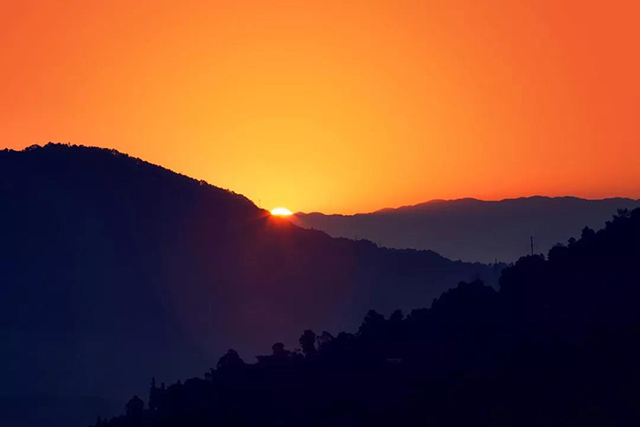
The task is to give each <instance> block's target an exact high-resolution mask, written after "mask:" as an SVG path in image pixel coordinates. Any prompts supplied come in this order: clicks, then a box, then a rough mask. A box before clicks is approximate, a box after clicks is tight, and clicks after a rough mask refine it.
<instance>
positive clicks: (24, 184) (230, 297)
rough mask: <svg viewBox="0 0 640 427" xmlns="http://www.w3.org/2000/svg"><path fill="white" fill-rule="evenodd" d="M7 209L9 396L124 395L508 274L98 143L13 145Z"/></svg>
mask: <svg viewBox="0 0 640 427" xmlns="http://www.w3.org/2000/svg"><path fill="white" fill-rule="evenodd" d="M0 206H2V207H3V209H1V210H0V235H1V236H2V239H0V284H2V286H0V332H1V333H3V336H4V337H5V345H6V348H7V349H9V350H8V351H7V352H4V353H3V354H0V363H1V366H3V367H4V368H3V370H2V372H1V373H2V375H3V378H4V381H3V384H2V385H0V396H5V397H6V396H8V397H11V396H38V395H43V394H45V393H47V394H48V393H53V394H54V395H56V396H95V397H98V398H105V399H109V400H110V401H112V400H114V399H115V400H118V399H124V398H125V397H127V396H128V394H129V393H130V392H131V390H139V391H140V392H141V391H142V390H143V389H146V387H147V385H148V381H149V379H150V377H151V376H152V375H156V376H158V378H159V380H162V381H173V380H175V379H177V378H181V377H184V376H185V375H186V374H187V373H188V372H189V371H191V370H192V369H194V368H195V369H201V370H206V369H208V368H209V367H211V365H212V364H213V361H215V360H217V358H218V357H219V356H220V355H221V354H223V353H224V351H226V350H227V349H228V348H230V347H233V348H236V349H237V350H239V351H240V352H241V353H242V354H249V355H251V354H256V353H257V352H258V349H260V348H264V346H265V345H268V344H270V343H269V341H271V340H272V339H280V340H281V341H283V342H285V343H290V342H292V341H295V339H296V335H297V332H298V330H299V327H300V326H303V327H310V328H315V329H317V330H328V331H335V330H340V329H343V328H347V327H351V326H354V325H356V324H357V322H358V321H359V318H360V317H361V315H362V314H364V313H365V312H366V311H367V310H368V309H371V308H374V309H377V310H380V311H382V312H387V311H389V310H391V309H395V308H398V307H399V308H404V309H405V310H410V309H411V308H413V307H417V306H423V305H425V303H429V302H430V301H431V300H432V299H433V298H435V297H437V296H438V295H440V294H441V293H442V292H443V291H444V290H446V289H449V288H450V287H453V286H455V285H456V284H457V283H458V282H459V281H461V280H470V279H474V278H477V277H481V278H483V279H485V280H486V281H487V282H488V283H493V284H495V283H496V282H497V275H498V274H499V270H500V268H501V266H487V265H484V264H480V263H463V262H456V261H451V260H448V259H446V258H444V257H442V256H441V255H439V254H437V253H435V252H433V251H416V250H392V249H387V248H379V247H378V246H376V245H375V244H374V243H372V242H368V241H362V240H361V241H353V240H349V239H343V238H339V239H335V238H332V237H330V236H329V235H327V234H326V233H324V232H321V231H313V230H306V229H304V228H300V227H298V226H296V225H294V224H292V223H290V222H289V221H288V220H286V219H281V218H275V217H272V216H271V215H270V214H269V213H268V212H267V211H264V210H261V209H259V208H258V207H256V206H255V204H254V203H252V202H251V201H250V200H249V199H247V198H246V197H244V196H241V195H238V194H236V193H233V192H230V191H227V190H223V189H220V188H218V187H215V186H212V185H210V184H205V183H204V181H198V180H194V179H192V178H188V177H186V176H184V175H181V174H176V173H174V172H171V171H169V170H168V169H165V168H162V167H158V166H155V165H153V164H151V163H149V162H145V161H143V160H140V159H137V158H135V157H131V156H128V155H125V154H122V153H119V152H117V151H115V150H105V149H101V148H95V147H93V148H88V147H83V146H71V145H64V144H48V145H45V146H44V147H37V148H36V147H31V148H29V149H27V150H22V151H14V150H3V151H0ZM113 313H118V315H117V316H114V315H113ZM123 349H126V351H125V350H123ZM9 406H11V405H9ZM0 418H1V417H0ZM17 418H20V417H19V416H15V417H14V420H15V419H17ZM0 421H1V420H0ZM91 421H92V420H82V424H84V425H86V424H87V423H88V422H91ZM0 423H1V422H0ZM82 424H81V425H82ZM28 425H30V426H37V425H48V424H46V420H41V422H36V421H34V420H33V419H31V418H30V423H29V424H28Z"/></svg>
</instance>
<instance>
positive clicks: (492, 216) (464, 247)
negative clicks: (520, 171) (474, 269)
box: [295, 197, 640, 263]
mask: <svg viewBox="0 0 640 427" xmlns="http://www.w3.org/2000/svg"><path fill="white" fill-rule="evenodd" d="M636 207H640V200H632V199H625V198H612V199H603V200H585V199H579V198H576V197H524V198H519V199H507V200H501V201H483V200H476V199H459V200H434V201H431V202H427V203H422V204H419V205H415V206H407V207H402V208H398V209H384V210H381V211H378V212H373V213H368V214H357V215H324V214H321V213H309V214H305V213H298V214H296V216H295V222H296V224H298V225H300V226H302V227H306V228H314V229H317V230H322V231H325V232H326V233H328V234H329V235H331V236H334V237H349V238H353V237H355V236H358V237H360V238H363V239H369V240H372V241H374V242H377V243H378V244H380V245H382V246H386V247H390V248H415V249H431V250H434V251H436V252H438V253H439V254H442V255H444V256H446V257H448V258H450V259H462V260H464V261H480V262H494V260H496V259H497V260H499V261H502V262H507V263H508V262H513V261H515V260H517V259H518V258H520V257H521V256H523V255H526V254H529V253H530V250H531V249H530V237H531V236H533V237H534V251H535V253H547V251H549V249H551V247H552V246H553V245H554V244H556V243H557V242H565V241H567V239H569V238H570V237H573V236H576V235H578V234H579V233H580V229H581V227H584V226H589V227H592V228H596V227H599V226H600V224H602V223H604V221H606V220H607V219H608V218H609V217H610V216H611V215H612V214H613V213H614V212H616V210H617V209H633V208H636Z"/></svg>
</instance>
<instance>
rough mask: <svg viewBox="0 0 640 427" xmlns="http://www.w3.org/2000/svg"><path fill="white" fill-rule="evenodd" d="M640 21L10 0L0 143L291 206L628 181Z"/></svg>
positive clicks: (617, 186) (491, 194) (574, 12)
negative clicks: (90, 156)
mask: <svg viewBox="0 0 640 427" xmlns="http://www.w3.org/2000/svg"><path fill="white" fill-rule="evenodd" d="M526 3H528V4H526ZM639 21H640V2H637V1H616V0H612V1H608V2H596V1H584V0H583V1H562V0H553V1H548V0H539V1H530V2H520V1H452V0H447V1H402V0H392V1H375V0H367V1H358V2H350V1H346V0H343V1H335V2H334V1H322V2H320V1H291V2H280V1H257V0H256V1H239V0H235V1H207V2H203V1H190V0H180V1H159V0H154V1H148V0H136V1H130V0H127V1H121V0H108V1H107V0H95V1H85V0H83V1H64V0H57V1H30V0H19V1H7V0H3V1H1V2H0V40H2V42H1V43H0V148H5V147H8V148H13V149H22V148H24V147H26V146H29V145H32V144H44V143H46V142H48V141H55V142H69V143H73V144H82V145H91V146H100V147H108V148H115V149H117V150H120V151H122V152H125V153H128V154H130V155H133V156H136V157H140V158H142V159H144V160H147V161H150V162H152V163H156V164H160V165H162V166H164V167H167V168H169V169H172V170H174V171H177V172H180V173H183V174H186V175H189V176H192V177H194V178H197V179H204V180H206V181H208V182H209V183H211V184H213V185H216V186H219V187H223V188H228V189H231V190H233V191H235V192H237V193H241V194H244V195H246V196H247V197H249V198H250V199H252V200H253V201H255V202H256V203H259V204H260V206H262V207H264V208H268V209H271V208H273V207H275V206H284V207H287V208H289V209H290V210H292V211H307V212H309V211H322V212H327V213H354V212H367V211H372V210H376V209H380V208H384V207H393V206H401V205H409V204H415V203H419V202H422V201H426V200H430V199H454V198H460V197H477V198H482V199H493V200H495V199H502V198H509V197H519V196H528V195H534V194H543V195H550V196H557V195H575V196H581V197H588V198H602V197H609V196H628V197H634V198H640V119H639V118H640V78H638V76H640V54H638V46H640V25H638V22H639Z"/></svg>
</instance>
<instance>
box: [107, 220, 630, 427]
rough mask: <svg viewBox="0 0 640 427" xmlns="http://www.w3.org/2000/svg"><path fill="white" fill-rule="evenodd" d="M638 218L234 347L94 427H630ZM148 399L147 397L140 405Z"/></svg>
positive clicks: (153, 389) (134, 400)
mask: <svg viewBox="0 0 640 427" xmlns="http://www.w3.org/2000/svg"><path fill="white" fill-rule="evenodd" d="M639 268H640V209H636V210H634V211H632V212H629V211H620V212H619V213H618V214H617V215H616V217H615V218H614V219H613V220H611V221H608V222H607V223H606V226H605V227H604V228H603V229H602V230H600V231H598V232H595V231H594V230H592V229H590V228H587V227H585V228H584V229H583V231H582V233H581V237H580V238H579V239H577V240H576V239H572V240H571V241H570V242H569V243H568V245H566V246H565V245H559V246H556V247H554V249H553V250H552V251H550V252H549V255H548V257H544V256H539V255H534V256H527V257H523V258H521V259H520V260H519V261H518V262H517V263H516V264H515V265H514V266H511V267H508V268H506V269H505V270H503V273H502V277H501V279H500V289H499V290H498V291H496V290H495V289H494V288H491V287H488V286H485V285H484V284H483V283H481V282H478V281H476V282H472V283H460V284H459V285H458V286H457V287H456V288H454V289H450V290H448V291H447V292H445V293H444V294H443V295H441V296H440V297H439V298H438V299H437V300H435V301H434V302H433V304H432V306H431V307H430V308H424V309H418V310H413V311H412V312H411V313H409V315H408V316H406V317H404V316H403V314H402V313H401V312H399V311H396V312H394V313H393V314H391V315H390V316H389V317H385V316H383V315H381V314H379V313H377V312H375V311H370V312H369V313H368V314H367V316H366V317H365V318H364V321H363V322H362V324H361V326H360V328H359V329H358V330H357V332H356V333H347V332H343V333H340V334H338V335H337V336H331V335H328V334H326V333H323V334H322V335H320V336H318V335H316V334H315V333H314V332H313V331H310V330H306V331H304V332H302V331H301V332H302V334H301V335H299V336H300V340H299V342H300V346H301V347H302V351H301V352H298V351H293V352H292V351H289V350H287V349H286V348H285V347H284V346H283V345H282V344H278V343H276V344H274V345H273V347H272V353H271V354H270V355H268V356H261V357H259V359H258V362H257V363H245V362H244V361H243V360H242V359H241V358H240V356H239V355H238V354H237V353H236V352H234V351H232V350H230V351H229V352H228V353H227V354H226V355H224V356H223V357H222V358H221V359H220V361H219V362H218V364H217V366H216V367H215V368H214V369H211V371H210V372H207V373H206V374H205V375H204V378H203V377H202V376H200V377H198V378H191V379H189V380H187V381H185V382H184V383H176V384H172V385H170V386H168V387H165V385H164V384H162V385H161V386H160V387H158V386H157V384H153V383H152V386H151V388H150V391H149V394H148V396H149V398H148V400H146V404H145V403H144V402H143V400H142V399H140V398H139V397H137V396H136V397H134V398H132V399H131V400H130V401H129V403H128V404H127V406H126V413H125V414H124V415H122V416H120V417H117V418H113V419H111V420H109V421H104V420H103V421H99V422H98V423H96V427H143V426H144V427H159V426H175V425H189V426H191V427H201V426H202V427H204V426H210V425H216V426H234V427H237V426H255V425H265V426H276V425H277V426H283V427H286V426H300V425H305V426H313V427H321V426H372V427H376V426H380V427H382V426H394V425H397V426H414V425H434V426H461V427H462V426H469V425H473V426H486V427H510V426H525V427H529V426H530V427H535V426H557V427H560V426H594V427H595V426H603V425H615V426H625V425H637V424H638V422H639V421H640V407H639V406H638V404H637V397H638V395H639V393H640V365H638V359H639V358H640V345H639V344H638V341H637V336H638V334H639V333H640V314H639V312H638V305H639V304H640V281H639V279H638V278H639V277H640V274H639V273H640V270H639ZM144 397H145V399H146V396H144Z"/></svg>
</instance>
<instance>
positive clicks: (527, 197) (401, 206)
mask: <svg viewBox="0 0 640 427" xmlns="http://www.w3.org/2000/svg"><path fill="white" fill-rule="evenodd" d="M49 144H51V145H54V146H65V147H79V148H97V149H100V150H113V149H112V148H108V147H100V146H93V145H82V144H73V143H63V142H52V141H49V142H47V143H44V144H31V145H28V146H26V147H23V148H19V149H14V148H5V149H6V150H13V151H18V152H19V151H25V150H26V149H27V148H30V147H40V148H43V147H46V146H47V145H49ZM0 150H1V149H0ZM116 151H117V152H118V153H120V154H122V155H125V156H127V157H130V158H134V159H137V160H140V161H143V162H146V163H149V164H150V165H153V166H156V167H160V168H162V169H165V170H168V171H169V172H172V173H175V174H178V175H184V176H186V177H188V178H190V179H194V180H198V181H204V182H206V183H207V184H209V185H212V186H214V187H217V188H220V189H222V190H226V191H231V192H233V193H236V194H239V195H241V196H243V197H246V198H247V199H248V200H249V201H251V202H252V203H253V204H254V205H255V206H256V207H257V208H258V209H261V210H265V211H272V210H273V209H278V208H286V209H289V207H288V206H287V207H283V206H271V207H263V206H260V204H259V201H256V200H253V199H251V198H250V197H248V196H247V195H245V194H242V193H240V192H238V191H236V190H235V189H233V188H224V187H221V186H219V185H217V184H216V183H213V182H209V181H207V180H205V179H201V178H199V177H196V176H190V175H188V174H185V173H182V172H178V171H175V170H172V169H170V168H169V167H167V166H165V165H161V164H156V163H152V162H150V161H148V160H146V159H144V158H140V157H136V156H133V155H131V154H129V153H126V152H122V151H119V150H117V149H116ZM532 198H547V199H563V198H573V199H579V200H587V201H599V200H611V199H628V200H632V201H640V198H634V197H630V196H624V195H617V196H607V197H599V198H589V197H580V196H576V195H572V194H564V195H558V196H551V195H546V194H531V195H521V196H517V197H505V198H502V199H481V198H477V197H472V196H468V197H459V198H454V199H442V198H435V199H429V200H424V201H422V202H418V203H415V204H411V205H398V206H385V207H382V208H377V209H374V210H371V211H362V212H353V213H343V212H322V211H300V210H296V209H295V208H294V209H292V210H291V214H290V215H291V216H293V217H295V215H298V214H302V215H313V214H321V215H326V216H346V217H349V216H357V215H369V214H376V213H380V212H384V211H395V210H400V209H410V208H415V207H418V206H421V205H426V204H429V203H434V202H456V201H463V200H472V201H478V202H505V201H512V200H519V199H532Z"/></svg>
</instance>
